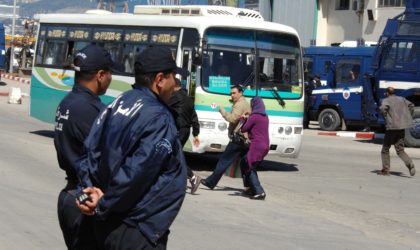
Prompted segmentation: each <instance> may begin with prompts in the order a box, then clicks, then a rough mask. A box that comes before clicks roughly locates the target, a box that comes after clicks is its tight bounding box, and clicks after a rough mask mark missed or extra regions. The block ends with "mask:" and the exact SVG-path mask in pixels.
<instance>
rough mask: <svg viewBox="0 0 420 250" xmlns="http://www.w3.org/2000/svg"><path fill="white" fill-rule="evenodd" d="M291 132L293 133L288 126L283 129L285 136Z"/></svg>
mask: <svg viewBox="0 0 420 250" xmlns="http://www.w3.org/2000/svg"><path fill="white" fill-rule="evenodd" d="M292 132H293V129H292V127H290V126H287V127H286V128H285V129H284V133H285V134H286V135H290V134H291V133H292Z"/></svg>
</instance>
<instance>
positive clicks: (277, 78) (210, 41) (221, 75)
mask: <svg viewBox="0 0 420 250" xmlns="http://www.w3.org/2000/svg"><path fill="white" fill-rule="evenodd" d="M204 37H205V41H206V45H205V49H204V52H203V64H202V87H203V88H204V89H205V90H207V91H209V92H212V93H219V94H229V93H230V87H231V86H233V85H236V84H239V85H241V86H243V87H244V88H245V92H244V94H245V95H247V96H254V95H259V96H263V97H268V98H273V93H272V91H273V90H277V91H278V93H279V94H280V95H281V97H283V98H300V97H301V95H302V91H301V86H302V79H301V78H300V76H301V70H302V69H301V59H300V48H299V42H298V40H297V38H295V37H293V36H290V35H286V34H279V33H272V32H259V31H250V30H241V31H238V30H230V29H222V28H211V29H208V30H207V31H206V33H205V36H204ZM256 58H257V60H256ZM255 76H258V77H255Z"/></svg>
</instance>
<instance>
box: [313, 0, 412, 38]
mask: <svg viewBox="0 0 420 250" xmlns="http://www.w3.org/2000/svg"><path fill="white" fill-rule="evenodd" d="M318 3H319V5H318V6H317V8H318V10H317V15H318V16H317V32H316V44H317V45H331V44H335V43H341V42H343V41H349V40H350V41H355V40H358V39H364V40H365V41H378V39H379V37H380V35H381V34H382V31H383V29H384V27H385V24H386V22H387V20H388V19H389V18H393V17H394V16H397V15H398V14H400V13H402V12H404V9H405V1H404V0H319V1H318Z"/></svg>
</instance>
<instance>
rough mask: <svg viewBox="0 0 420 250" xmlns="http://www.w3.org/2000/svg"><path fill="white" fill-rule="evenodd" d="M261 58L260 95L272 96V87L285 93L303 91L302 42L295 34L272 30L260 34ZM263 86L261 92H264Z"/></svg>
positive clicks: (298, 95) (258, 38) (259, 50)
mask: <svg viewBox="0 0 420 250" xmlns="http://www.w3.org/2000/svg"><path fill="white" fill-rule="evenodd" d="M257 48H258V51H257V56H258V58H259V60H258V62H259V65H258V69H259V72H260V73H259V81H258V90H259V94H258V95H260V96H263V97H272V96H273V94H272V93H270V92H269V91H272V90H273V89H274V90H275V89H277V91H281V92H289V93H291V94H286V93H283V94H282V93H280V94H281V95H283V96H284V97H291V98H298V97H300V96H301V95H302V88H301V86H302V80H303V79H301V72H302V71H301V70H302V69H301V66H300V65H301V59H300V53H301V50H300V47H299V42H298V41H297V40H296V38H294V37H290V36H287V35H283V34H274V33H269V32H259V33H258V34H257ZM260 90H261V92H260Z"/></svg>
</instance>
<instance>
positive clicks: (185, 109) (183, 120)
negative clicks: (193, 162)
mask: <svg viewBox="0 0 420 250" xmlns="http://www.w3.org/2000/svg"><path fill="white" fill-rule="evenodd" d="M169 106H170V107H171V108H172V109H173V110H174V111H175V113H176V119H175V121H176V125H177V128H178V137H179V140H180V141H181V145H182V147H184V146H185V143H187V141H188V138H189V137H190V132H191V127H192V134H193V137H194V138H193V144H194V146H195V147H198V146H199V145H200V139H199V138H198V135H199V134H200V123H198V117H197V113H196V112H195V109H194V102H193V100H192V99H191V98H190V97H189V96H188V93H187V90H186V89H184V88H182V85H181V81H180V80H179V79H178V78H175V92H174V94H173V95H172V97H171V100H170V101H169ZM187 176H188V179H189V181H190V184H191V194H194V193H195V192H196V191H197V189H198V187H199V186H200V183H201V177H200V176H198V175H196V174H194V172H193V171H192V170H191V168H190V167H189V166H187Z"/></svg>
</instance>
